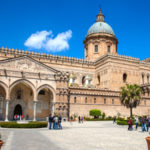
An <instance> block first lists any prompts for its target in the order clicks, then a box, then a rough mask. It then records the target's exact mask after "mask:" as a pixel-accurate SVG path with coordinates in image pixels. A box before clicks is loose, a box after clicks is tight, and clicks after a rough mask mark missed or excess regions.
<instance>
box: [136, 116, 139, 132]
mask: <svg viewBox="0 0 150 150" xmlns="http://www.w3.org/2000/svg"><path fill="white" fill-rule="evenodd" d="M138 123H139V119H138V117H137V116H136V117H135V130H137V128H138Z"/></svg>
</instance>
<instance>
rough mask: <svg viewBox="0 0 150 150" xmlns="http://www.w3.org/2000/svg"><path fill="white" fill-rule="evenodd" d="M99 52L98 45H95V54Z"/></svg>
mask: <svg viewBox="0 0 150 150" xmlns="http://www.w3.org/2000/svg"><path fill="white" fill-rule="evenodd" d="M97 52H98V45H95V53H97Z"/></svg>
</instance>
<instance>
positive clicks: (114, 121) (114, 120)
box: [113, 116, 116, 124]
mask: <svg viewBox="0 0 150 150" xmlns="http://www.w3.org/2000/svg"><path fill="white" fill-rule="evenodd" d="M114 123H116V116H114V119H113V124H114Z"/></svg>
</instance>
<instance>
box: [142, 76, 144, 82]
mask: <svg viewBox="0 0 150 150" xmlns="http://www.w3.org/2000/svg"><path fill="white" fill-rule="evenodd" d="M142 84H144V74H142Z"/></svg>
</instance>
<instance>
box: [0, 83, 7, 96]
mask: <svg viewBox="0 0 150 150" xmlns="http://www.w3.org/2000/svg"><path fill="white" fill-rule="evenodd" d="M0 86H1V87H2V88H3V89H4V91H5V96H6V97H5V99H9V91H8V90H9V88H8V86H7V84H6V83H4V82H2V81H0Z"/></svg>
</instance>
